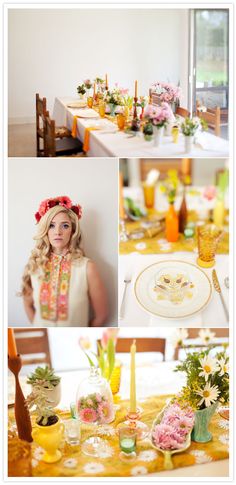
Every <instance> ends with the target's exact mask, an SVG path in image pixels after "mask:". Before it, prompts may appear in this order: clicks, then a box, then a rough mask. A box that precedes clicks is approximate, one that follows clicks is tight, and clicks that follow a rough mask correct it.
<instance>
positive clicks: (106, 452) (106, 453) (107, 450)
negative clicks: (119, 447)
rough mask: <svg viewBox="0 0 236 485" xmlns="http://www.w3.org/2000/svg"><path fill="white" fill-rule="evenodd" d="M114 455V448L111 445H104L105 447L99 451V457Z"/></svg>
mask: <svg viewBox="0 0 236 485" xmlns="http://www.w3.org/2000/svg"><path fill="white" fill-rule="evenodd" d="M113 455H114V450H113V448H112V447H111V446H108V445H107V446H106V448H105V449H104V450H103V449H101V451H100V452H99V458H110V457H111V456H113Z"/></svg>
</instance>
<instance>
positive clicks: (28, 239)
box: [8, 158, 118, 326]
mask: <svg viewBox="0 0 236 485" xmlns="http://www.w3.org/2000/svg"><path fill="white" fill-rule="evenodd" d="M8 164H9V172H8V176H9V185H8V200H9V202H8V230H9V231H8V251H9V274H8V277H9V282H8V283H9V284H8V286H9V319H8V323H9V325H10V326H21V325H22V326H26V325H27V318H26V315H25V312H24V309H23V302H22V298H20V297H18V296H16V293H17V292H19V290H20V287H21V277H22V273H23V269H24V266H25V264H26V263H27V261H28V258H29V255H30V252H31V250H32V248H33V246H34V241H33V239H32V238H33V236H34V234H35V233H36V227H35V219H34V214H35V212H37V210H38V207H39V203H40V202H41V201H42V200H44V199H46V198H48V197H55V196H57V195H68V196H69V197H70V198H71V199H72V201H73V202H75V203H79V204H80V205H81V206H82V208H83V216H82V219H81V221H80V222H81V229H82V233H83V240H84V249H85V254H86V255H87V256H88V257H90V258H91V259H93V260H94V261H96V263H97V265H98V268H99V271H100V274H101V276H102V278H103V280H104V283H105V285H106V288H107V290H108V294H109V303H110V318H109V322H108V323H109V324H110V325H112V324H115V325H117V265H118V256H117V251H118V249H117V241H118V234H117V228H118V219H117V214H118V209H117V201H118V186H117V180H118V178H117V177H118V173H117V170H118V161H117V160H116V159H104V160H103V159H101V158H100V159H99V160H98V159H96V158H94V159H88V158H84V159H78V158H74V159H73V158H70V159H66V158H61V159H46V160H44V159H17V158H16V159H9V161H8Z"/></svg>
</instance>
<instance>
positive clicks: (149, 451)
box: [9, 396, 229, 477]
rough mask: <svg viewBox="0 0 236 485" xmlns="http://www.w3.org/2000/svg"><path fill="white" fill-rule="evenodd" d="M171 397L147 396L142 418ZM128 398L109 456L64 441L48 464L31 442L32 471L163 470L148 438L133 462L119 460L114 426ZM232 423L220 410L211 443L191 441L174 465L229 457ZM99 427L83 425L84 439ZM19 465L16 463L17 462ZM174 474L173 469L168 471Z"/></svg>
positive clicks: (100, 473) (122, 473)
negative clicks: (58, 454) (57, 457)
mask: <svg viewBox="0 0 236 485" xmlns="http://www.w3.org/2000/svg"><path fill="white" fill-rule="evenodd" d="M170 397H171V396H154V397H150V398H147V399H146V400H145V401H143V402H142V403H141V405H142V409H143V413H142V417H141V419H142V421H144V422H145V423H146V424H148V425H149V426H150V427H151V425H152V422H153V420H154V418H155V417H156V415H157V413H159V412H160V411H161V410H162V408H163V407H164V406H165V404H166V400H167V399H168V398H170ZM127 406H128V401H120V410H118V412H117V414H116V419H115V422H114V423H112V425H111V435H110V436H105V439H107V441H108V443H109V445H110V449H109V452H108V454H107V455H106V456H104V457H100V458H93V457H88V456H85V455H84V454H83V453H82V452H81V448H80V446H74V447H73V446H70V445H68V444H67V443H62V446H61V451H62V453H63V456H62V458H61V460H60V461H59V462H57V463H54V464H47V463H43V462H42V461H41V457H42V454H43V451H42V449H41V448H40V447H39V446H38V445H37V444H36V443H33V444H32V458H33V459H32V474H33V476H34V477H126V476H131V477H132V476H140V475H147V474H148V473H156V472H159V471H163V470H164V467H163V455H162V454H161V453H159V452H157V451H156V450H155V449H154V448H153V447H152V446H151V444H150V441H149V439H146V440H143V441H138V444H137V450H136V451H137V459H136V460H135V461H134V462H132V463H124V462H122V461H121V460H120V459H119V453H120V449H119V444H118V437H117V435H116V432H115V427H116V425H117V424H118V423H120V422H122V421H123V420H124V418H125V415H126V409H127ZM57 413H58V414H59V415H60V417H61V419H66V418H67V417H68V416H69V413H66V412H62V411H58V412H57ZM12 422H14V417H13V411H12V410H10V411H9V425H10V426H11V424H12ZM228 428H229V422H228V421H227V420H225V419H224V418H222V417H221V416H220V415H219V414H218V413H217V412H216V413H215V414H214V416H213V417H212V420H211V423H210V426H209V430H210V432H211V433H212V435H213V439H212V441H210V442H209V443H205V444H204V443H194V442H192V443H191V446H190V448H188V450H186V451H185V452H184V453H178V454H176V455H173V457H172V461H173V465H174V468H179V467H185V466H191V465H197V464H200V463H209V462H211V461H216V460H222V459H226V458H228V457H229V450H228V442H229V431H228ZM96 429H97V428H96V427H94V429H92V431H91V427H90V431H88V427H84V426H82V441H83V440H84V439H86V438H87V437H88V436H94V435H95V434H96ZM16 466H17V463H16ZM169 474H170V477H171V471H170V472H169Z"/></svg>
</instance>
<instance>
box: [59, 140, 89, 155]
mask: <svg viewBox="0 0 236 485" xmlns="http://www.w3.org/2000/svg"><path fill="white" fill-rule="evenodd" d="M79 152H80V153H83V145H82V143H81V141H79V140H78V139H77V138H72V137H71V138H62V139H60V140H56V156H63V155H72V154H74V153H79Z"/></svg>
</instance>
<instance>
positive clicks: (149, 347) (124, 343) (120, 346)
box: [116, 337, 166, 360]
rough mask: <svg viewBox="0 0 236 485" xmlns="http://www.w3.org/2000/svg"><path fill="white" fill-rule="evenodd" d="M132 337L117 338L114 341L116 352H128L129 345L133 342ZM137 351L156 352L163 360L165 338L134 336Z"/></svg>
mask: <svg viewBox="0 0 236 485" xmlns="http://www.w3.org/2000/svg"><path fill="white" fill-rule="evenodd" d="M133 340H134V339H133V338H118V339H117V343H116V352H117V353H127V352H130V347H131V345H132V343H133ZM135 340H136V350H137V352H157V353H159V354H162V356H163V360H165V350H166V339H165V338H151V337H147V338H146V337H145V338H136V339H135Z"/></svg>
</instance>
